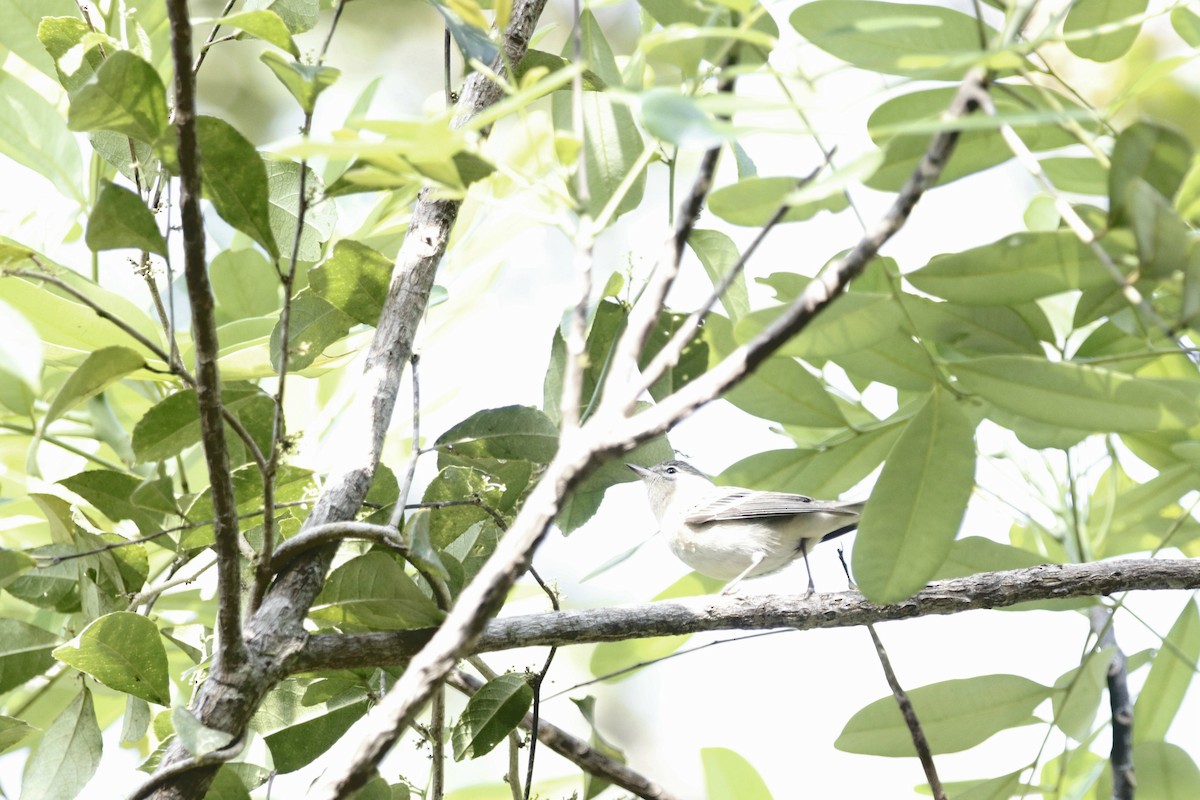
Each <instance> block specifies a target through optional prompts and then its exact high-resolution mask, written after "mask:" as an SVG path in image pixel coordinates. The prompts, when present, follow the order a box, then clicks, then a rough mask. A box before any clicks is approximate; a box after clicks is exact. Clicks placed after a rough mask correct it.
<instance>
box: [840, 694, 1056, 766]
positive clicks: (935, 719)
mask: <svg viewBox="0 0 1200 800" xmlns="http://www.w3.org/2000/svg"><path fill="white" fill-rule="evenodd" d="M1052 693H1053V690H1052V689H1050V688H1049V687H1046V686H1042V685H1041V684H1039V683H1034V682H1033V681H1031V680H1029V679H1028V678H1022V677H1021V676H1019V675H980V676H979V677H975V678H964V679H961V680H950V681H942V682H941V683H934V684H930V685H929V686H921V687H919V688H916V689H910V690H908V696H909V699H910V700H911V701H912V704H913V709H914V710H915V711H916V714H917V719H919V720H920V721H921V728H922V729H923V730H924V731H925V736H926V738H927V739H928V740H929V748H930V750H931V751H932V752H933V754H934V755H937V754H939V753H958V752H961V751H963V750H967V749H969V748H971V747H974V746H975V745H977V744H979V743H980V742H983V741H985V740H987V739H988V738H990V737H991V736H992V735H993V734H996V733H999V732H1000V731H1002V730H1006V729H1008V728H1015V727H1017V726H1019V725H1026V724H1028V723H1030V722H1032V721H1033V720H1032V718H1031V717H1030V715H1031V714H1032V713H1033V710H1034V709H1035V708H1037V707H1038V705H1039V704H1041V703H1042V701H1044V700H1046V699H1047V698H1049V697H1050V696H1051V695H1052ZM833 746H834V747H836V748H837V749H839V750H842V751H843V752H847V753H861V754H863V755H876V756H891V757H897V756H900V757H903V756H914V755H916V752H915V751H914V750H913V743H912V736H911V734H910V733H909V730H908V726H907V725H906V724H905V723H904V719H903V718H902V717H901V715H900V709H899V708H897V707H896V698H894V697H892V696H891V695H888V696H887V697H884V698H880V699H879V700H876V701H875V702H873V703H871V704H870V705H868V706H866V707H865V708H863V709H861V710H859V711H858V712H856V713H855V714H854V716H853V717H851V718H850V721H849V722H847V723H846V727H845V728H843V729H842V733H841V735H840V736H838V738H837V741H835V742H834V743H833Z"/></svg>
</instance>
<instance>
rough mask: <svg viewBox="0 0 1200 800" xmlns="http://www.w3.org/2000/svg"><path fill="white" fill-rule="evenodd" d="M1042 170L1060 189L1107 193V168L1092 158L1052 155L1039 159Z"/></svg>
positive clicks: (1086, 192)
mask: <svg viewBox="0 0 1200 800" xmlns="http://www.w3.org/2000/svg"><path fill="white" fill-rule="evenodd" d="M1040 163H1041V165H1042V170H1043V171H1044V172H1045V173H1046V176H1047V177H1048V178H1050V182H1051V183H1053V184H1054V185H1055V186H1056V187H1057V188H1058V189H1059V190H1060V191H1063V192H1077V193H1079V194H1107V192H1108V170H1106V169H1105V168H1104V167H1103V166H1102V165H1101V164H1100V162H1098V161H1096V159H1094V158H1068V157H1065V156H1052V157H1050V158H1043V159H1042V160H1041V162H1040Z"/></svg>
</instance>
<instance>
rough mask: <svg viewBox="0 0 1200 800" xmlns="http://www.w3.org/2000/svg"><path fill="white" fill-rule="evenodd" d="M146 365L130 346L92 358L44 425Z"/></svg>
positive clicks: (71, 381)
mask: <svg viewBox="0 0 1200 800" xmlns="http://www.w3.org/2000/svg"><path fill="white" fill-rule="evenodd" d="M144 366H146V361H145V359H143V358H142V356H141V355H140V354H139V353H138V352H137V351H135V350H130V349H129V348H128V347H105V348H102V349H100V350H96V351H95V352H94V353H92V354H91V355H90V356H88V357H87V358H86V359H85V360H84V362H83V363H82V364H80V365H79V368H78V369H76V370H75V371H74V372H72V373H71V375H70V377H68V378H67V380H66V382H65V383H64V384H63V385H62V388H60V389H59V390H58V394H56V395H55V396H54V401H53V402H52V403H50V408H49V409H48V410H47V411H46V417H45V419H44V420H43V421H42V426H43V427H45V426H47V425H49V424H50V423H51V422H53V421H54V420H56V419H58V418H59V417H61V416H62V415H63V414H65V413H67V412H68V411H70V410H71V409H72V408H74V407H75V406H77V405H79V404H80V403H82V402H83V401H84V400H87V399H89V398H91V397H95V396H96V395H98V394H100V393H101V392H103V391H104V390H105V389H107V388H108V387H109V386H112V385H113V384H114V383H116V382H117V381H119V380H121V378H124V377H125V376H126V375H128V374H130V373H131V372H137V371H138V370H139V369H141V368H142V367H144Z"/></svg>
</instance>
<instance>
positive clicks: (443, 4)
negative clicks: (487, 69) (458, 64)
mask: <svg viewBox="0 0 1200 800" xmlns="http://www.w3.org/2000/svg"><path fill="white" fill-rule="evenodd" d="M430 4H431V5H432V6H433V7H434V9H436V10H437V12H438V13H439V14H441V15H442V19H443V20H445V23H446V29H447V30H449V31H450V35H451V36H452V37H454V43H455V44H457V45H458V49H459V50H460V51H461V52H462V57H463V61H464V62H470V61H472V60H474V61H478V62H480V63H481V64H491V63H492V62H493V61H495V59H496V53H497V48H496V44H495V42H493V41H492V40H491V38H489V35H488V34H489V31H488V25H487V22H486V18H485V17H484V16H483V12H482V11H481V10H480V8H479V6H478V5H477V4H476V3H474V2H469V1H468V2H463V1H462V0H434V1H433V2H431V3H430ZM464 16H465V17H467V19H464Z"/></svg>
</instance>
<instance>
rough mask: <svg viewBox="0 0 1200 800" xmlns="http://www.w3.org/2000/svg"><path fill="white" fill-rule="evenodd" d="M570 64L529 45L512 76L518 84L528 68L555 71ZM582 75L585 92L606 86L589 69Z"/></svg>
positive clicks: (563, 59) (560, 57)
mask: <svg viewBox="0 0 1200 800" xmlns="http://www.w3.org/2000/svg"><path fill="white" fill-rule="evenodd" d="M570 66H571V62H570V61H568V60H567V59H565V58H563V57H562V56H556V55H554V54H553V53H546V52H544V51H542V50H536V49H534V48H532V47H531V48H529V49H528V50H526V51H525V55H524V56H523V57H522V58H521V61H520V62H519V63H518V64H517V65H516V67H514V68H513V77H515V78H516V79H517V82H518V84H519V83H521V81H522V79H523V78H524V77H525V75H527V74H528V73H529V72H530V70H534V69H538V68H544V69H546V70H547V71H549V72H557V71H558V70H560V69H567V68H568V67H570ZM582 77H583V90H584V91H585V92H602V91H604V89H605V88H606V86H607V85H606V84H605V83H604V79H603V78H601V77H600V76H599V75H597V74H596V73H594V72H592V71H591V70H590V69H585V70H584V71H583V76H582Z"/></svg>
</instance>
